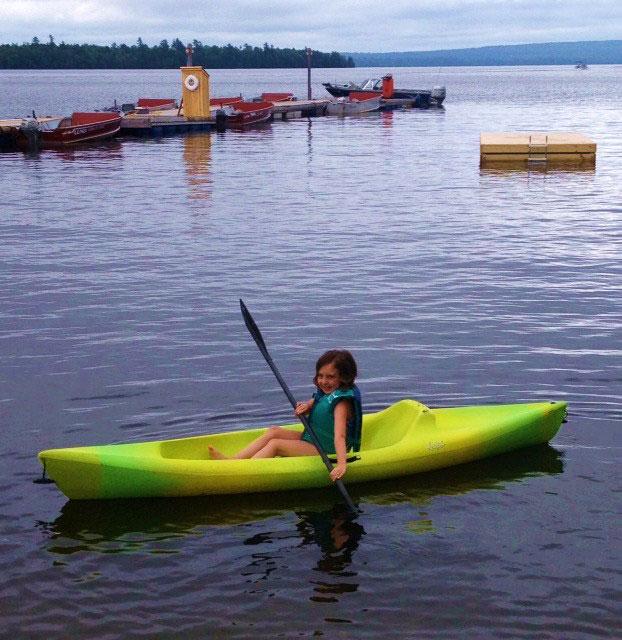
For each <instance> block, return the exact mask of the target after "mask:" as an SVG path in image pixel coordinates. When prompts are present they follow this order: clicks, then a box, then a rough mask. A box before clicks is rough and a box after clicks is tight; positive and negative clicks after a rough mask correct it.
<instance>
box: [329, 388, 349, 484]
mask: <svg viewBox="0 0 622 640" xmlns="http://www.w3.org/2000/svg"><path fill="white" fill-rule="evenodd" d="M349 409H350V403H349V402H348V401H347V400H342V401H341V402H339V403H338V404H337V405H336V406H335V410H334V412H333V415H334V417H335V451H336V453H337V464H336V465H335V466H334V468H333V470H332V471H331V472H330V478H331V480H332V481H333V482H334V481H335V480H339V479H340V478H343V476H344V475H345V473H346V458H347V453H348V452H347V449H346V430H347V423H348V411H349Z"/></svg>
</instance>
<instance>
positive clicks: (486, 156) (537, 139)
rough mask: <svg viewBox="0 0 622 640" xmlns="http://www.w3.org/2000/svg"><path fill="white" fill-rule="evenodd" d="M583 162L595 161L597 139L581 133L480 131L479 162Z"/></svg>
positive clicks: (501, 164)
mask: <svg viewBox="0 0 622 640" xmlns="http://www.w3.org/2000/svg"><path fill="white" fill-rule="evenodd" d="M537 164H540V165H546V166H564V165H571V166H580V167H593V166H594V165H595V164H596V143H595V142H594V141H593V140H590V138H587V137H586V136H584V135H582V134H580V133H570V132H551V133H544V132H537V131H533V132H515V133H514V132H512V133H482V134H480V165H481V166H483V167H495V166H498V167H507V166H525V167H526V166H531V165H537Z"/></svg>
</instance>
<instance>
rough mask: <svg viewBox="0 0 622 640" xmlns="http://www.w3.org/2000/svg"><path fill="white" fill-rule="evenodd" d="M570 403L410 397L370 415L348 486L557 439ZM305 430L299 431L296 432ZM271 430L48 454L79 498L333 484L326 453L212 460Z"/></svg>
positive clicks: (50, 470)
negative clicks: (450, 402)
mask: <svg viewBox="0 0 622 640" xmlns="http://www.w3.org/2000/svg"><path fill="white" fill-rule="evenodd" d="M565 414H566V403H565V402H539V403H531V404H511V405H490V406H472V407H456V408H442V409H428V408H427V407H425V406H424V405H423V404H421V403H419V402H416V401H414V400H401V401H399V402H397V403H395V404H394V405H391V406H390V407H387V408H386V409H384V410H382V411H379V412H377V413H370V414H366V415H365V416H364V417H363V437H362V443H361V450H360V451H359V452H357V453H356V454H355V459H354V460H353V461H352V462H350V463H349V464H348V471H347V473H346V475H345V476H344V482H346V483H351V482H363V481H369V480H380V479H384V478H391V477H397V476H403V475H410V474H414V473H420V472H424V471H430V470H432V469H438V468H441V467H447V466H451V465H455V464H461V463H464V462H470V461H472V460H477V459H480V458H485V457H489V456H492V455H498V454H500V453H504V452H507V451H511V450H513V449H518V448H521V447H527V446H531V445H536V444H541V443H545V442H548V441H549V440H550V439H551V438H553V436H554V435H555V434H556V433H557V431H558V429H559V427H560V425H561V423H562V421H563V419H564V417H565ZM287 427H288V428H290V429H296V430H301V429H302V426H301V425H300V424H296V425H287ZM264 431H265V428H261V429H246V430H239V431H230V432H228V433H219V434H210V435H202V436H192V437H188V438H178V439H172V440H163V441H153V442H138V443H128V444H112V445H100V446H91V447H73V448H67V449H49V450H47V451H42V452H41V453H40V454H39V459H40V460H41V462H42V464H43V465H44V468H45V470H46V473H47V475H48V476H49V477H50V478H51V479H53V480H54V481H55V482H56V484H57V486H58V487H59V489H60V490H61V491H62V492H63V493H64V494H65V495H66V496H67V497H68V498H71V499H102V498H128V497H163V496H193V495H209V494H230V493H254V492H261V491H281V490H291V489H302V488H317V487H322V486H326V485H329V484H330V479H329V478H328V474H327V471H326V468H325V467H324V464H323V463H322V461H321V459H320V457H319V456H301V457H290V458H268V459H261V460H254V459H252V460H211V459H210V458H209V452H208V446H210V445H213V446H214V447H216V448H217V449H219V450H220V451H221V452H222V453H224V454H225V455H233V454H234V453H235V452H237V451H239V450H240V449H241V448H243V447H244V446H246V445H247V444H248V443H249V442H251V441H253V440H254V439H255V438H257V437H258V436H259V435H261V434H262V433H264Z"/></svg>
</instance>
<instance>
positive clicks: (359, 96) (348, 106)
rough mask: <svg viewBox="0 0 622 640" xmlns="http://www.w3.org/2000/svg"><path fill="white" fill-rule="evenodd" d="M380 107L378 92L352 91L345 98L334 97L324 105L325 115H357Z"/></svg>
mask: <svg viewBox="0 0 622 640" xmlns="http://www.w3.org/2000/svg"><path fill="white" fill-rule="evenodd" d="M379 109H380V94H377V95H375V94H369V93H358V92H355V91H353V92H352V93H350V95H349V96H348V97H347V98H345V97H342V98H336V99H335V100H331V101H330V102H329V103H328V104H327V105H326V115H327V116H357V115H360V114H362V113H368V112H370V111H378V110H379Z"/></svg>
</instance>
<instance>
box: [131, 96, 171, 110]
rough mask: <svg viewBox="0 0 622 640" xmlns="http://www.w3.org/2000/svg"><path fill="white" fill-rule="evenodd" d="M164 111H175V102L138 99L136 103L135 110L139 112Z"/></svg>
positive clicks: (163, 99) (158, 99) (162, 99)
mask: <svg viewBox="0 0 622 640" xmlns="http://www.w3.org/2000/svg"><path fill="white" fill-rule="evenodd" d="M166 109H177V102H175V100H174V99H173V98H138V102H137V103H136V110H137V111H141V112H145V111H147V112H150V111H165V110H166Z"/></svg>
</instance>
